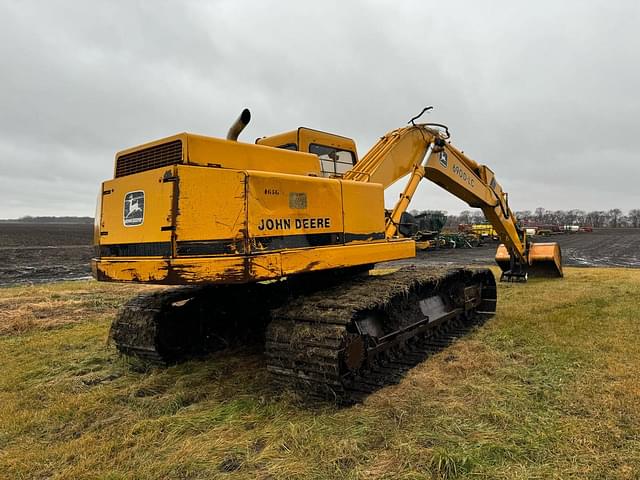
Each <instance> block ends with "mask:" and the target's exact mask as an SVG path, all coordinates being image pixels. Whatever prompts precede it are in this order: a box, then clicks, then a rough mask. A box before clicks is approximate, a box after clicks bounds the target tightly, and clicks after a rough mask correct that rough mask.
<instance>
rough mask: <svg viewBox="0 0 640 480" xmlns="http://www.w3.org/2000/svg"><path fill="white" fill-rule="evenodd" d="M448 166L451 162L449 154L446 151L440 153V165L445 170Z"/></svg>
mask: <svg viewBox="0 0 640 480" xmlns="http://www.w3.org/2000/svg"><path fill="white" fill-rule="evenodd" d="M448 164H449V162H448V160H447V152H445V151H442V152H440V165H442V166H443V167H444V168H447V165H448Z"/></svg>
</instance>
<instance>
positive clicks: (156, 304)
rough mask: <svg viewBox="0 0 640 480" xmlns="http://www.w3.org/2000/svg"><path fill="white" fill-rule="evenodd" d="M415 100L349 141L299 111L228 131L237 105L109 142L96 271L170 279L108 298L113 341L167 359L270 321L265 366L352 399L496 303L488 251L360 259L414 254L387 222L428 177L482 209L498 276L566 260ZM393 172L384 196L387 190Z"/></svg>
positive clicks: (540, 271)
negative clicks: (210, 121)
mask: <svg viewBox="0 0 640 480" xmlns="http://www.w3.org/2000/svg"><path fill="white" fill-rule="evenodd" d="M425 110H427V109H425ZM425 110H423V113H424V111H425ZM419 116H420V115H419ZM419 116H417V117H414V118H413V119H412V120H411V122H410V124H409V125H408V126H406V127H403V128H399V129H397V130H393V131H392V132H389V133H387V134H386V135H384V136H383V137H382V138H381V139H380V140H379V141H378V142H377V143H376V144H375V145H374V146H373V147H372V148H371V150H370V151H369V152H368V153H367V154H366V155H365V156H364V157H363V158H362V159H358V156H357V152H356V147H355V143H354V141H353V140H351V139H349V138H345V137H342V136H338V135H333V134H329V133H325V132H321V131H317V130H312V129H308V128H298V129H297V130H294V131H290V132H286V133H282V134H278V135H274V136H270V137H263V138H260V139H258V140H256V144H249V143H241V142H238V141H237V138H238V135H239V133H240V132H241V131H242V129H243V128H244V127H245V126H246V125H247V124H248V122H249V120H250V113H249V111H248V110H244V111H243V112H242V114H241V115H240V117H239V118H238V120H237V121H236V122H235V123H234V124H233V125H232V127H231V128H230V130H229V133H228V135H227V138H226V139H219V138H211V137H204V136H200V135H194V134H189V133H180V134H177V135H174V136H172V137H168V138H163V139H161V140H157V141H154V142H151V143H147V144H144V145H141V146H138V147H134V148H130V149H128V150H124V151H121V152H119V153H117V154H116V160H115V175H114V179H112V180H108V181H105V182H103V184H102V188H101V191H100V195H99V201H98V207H97V214H96V224H95V245H96V257H95V258H94V259H93V260H92V269H93V274H94V276H95V277H96V278H97V279H98V280H100V281H116V282H136V283H149V284H163V285H176V286H178V287H174V288H171V289H164V290H161V291H155V292H152V293H147V294H143V295H140V296H138V297H135V298H133V299H132V300H131V301H129V302H128V303H127V304H126V305H125V306H124V307H123V308H122V310H121V311H120V313H119V315H118V316H117V318H116V319H115V320H114V323H113V325H112V328H111V338H112V339H113V341H114V342H115V344H116V346H117V348H118V349H119V351H120V352H122V353H124V354H127V355H135V356H138V357H141V358H144V359H148V360H150V361H154V362H172V361H176V360H179V359H180V358H182V357H183V356H185V355H187V354H190V353H192V352H199V351H202V350H206V349H211V348H216V347H219V346H223V345H225V342H226V341H227V339H228V338H229V335H233V334H239V333H242V332H245V331H248V330H250V329H251V328H255V327H260V326H265V325H266V333H265V339H266V341H265V351H266V358H267V369H268V370H269V371H270V372H271V373H272V374H273V375H274V378H275V379H276V380H277V381H280V382H282V383H284V384H286V385H288V386H294V387H297V388H299V389H301V390H303V392H304V393H308V394H311V395H315V396H323V397H331V398H334V399H336V400H337V401H339V402H351V401H353V400H354V399H358V398H359V397H360V396H361V395H363V394H366V393H367V392H370V391H372V390H375V389H377V388H379V387H380V386H383V385H385V384H386V383H388V382H390V381H393V380H394V379H396V378H397V377H398V375H399V374H400V373H401V372H402V371H404V370H406V369H407V368H410V367H411V366H412V365H415V364H416V363H417V362H418V361H420V359H422V358H424V355H425V354H426V353H428V352H429V351H430V349H433V348H437V347H438V346H441V345H443V344H444V343H446V342H447V341H449V340H450V339H451V338H453V337H455V336H456V335H460V334H461V333H463V332H464V331H465V330H466V329H468V328H469V326H470V325H473V324H474V323H475V322H478V321H480V320H483V319H485V318H487V317H489V316H491V315H493V314H494V312H495V309H496V284H495V280H494V277H493V274H492V273H491V271H490V270H489V269H467V268H455V269H447V268H443V267H428V268H418V267H414V268H404V269H400V270H398V271H395V272H393V273H388V274H372V273H368V271H369V270H370V269H371V268H372V266H373V265H374V264H375V263H377V262H385V261H389V260H398V259H405V258H411V257H414V256H415V243H414V241H413V240H412V239H410V238H403V237H402V235H401V234H400V233H399V228H398V227H399V222H400V218H401V216H402V214H403V212H405V211H406V209H407V207H408V205H409V202H410V201H411V198H412V196H413V194H414V193H415V191H416V189H417V187H418V184H419V183H420V181H421V180H422V179H423V178H425V177H426V178H427V179H429V180H431V181H433V182H435V183H437V184H438V185H440V186H441V187H443V188H444V189H446V190H448V191H449V192H451V193H452V194H454V195H455V196H457V197H458V198H461V199H462V200H464V201H465V202H467V203H468V204H469V205H470V206H471V207H477V208H480V209H482V211H483V212H484V215H485V217H486V218H487V220H488V221H489V222H491V224H492V225H493V226H494V228H495V229H496V231H497V232H498V233H499V235H500V238H501V240H502V242H503V243H502V245H500V247H499V249H498V252H497V254H496V260H497V262H498V264H499V266H500V267H501V269H502V271H503V273H502V279H504V280H521V281H524V280H526V279H527V276H528V275H542V276H555V277H559V276H562V266H561V256H560V249H559V247H558V245H557V244H555V243H546V244H541V243H531V242H530V241H529V240H528V239H527V237H526V235H525V232H524V231H523V230H522V229H520V228H519V227H518V225H517V223H516V219H515V217H514V215H513V213H512V212H511V210H510V209H509V205H508V197H507V194H506V193H505V192H503V190H502V187H501V186H500V185H499V184H498V183H497V181H496V178H495V176H494V174H493V172H492V171H491V170H490V169H489V168H488V167H486V166H484V165H480V164H478V163H476V162H475V161H473V160H472V159H470V158H469V157H468V156H467V155H465V154H464V153H462V152H461V151H460V150H458V149H457V148H456V147H454V146H453V145H452V144H451V143H450V142H449V140H448V139H449V132H448V129H447V128H446V127H445V126H444V125H439V124H433V123H423V124H417V123H416V122H415V121H416V120H417V119H418V118H419ZM405 176H408V182H407V184H406V186H405V188H404V191H403V193H402V194H401V196H400V199H399V200H398V202H397V204H396V205H395V207H394V208H393V210H392V211H390V212H388V211H385V208H384V190H385V189H386V188H388V187H389V186H390V185H392V184H393V183H395V182H396V181H398V180H399V179H401V178H402V177H405ZM373 273H375V272H373ZM443 342H444V343H443Z"/></svg>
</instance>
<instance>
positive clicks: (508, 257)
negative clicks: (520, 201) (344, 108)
mask: <svg viewBox="0 0 640 480" xmlns="http://www.w3.org/2000/svg"><path fill="white" fill-rule="evenodd" d="M439 127H440V126H434V124H418V125H416V124H413V125H411V126H407V127H404V128H399V129H396V130H393V131H392V132H390V133H388V134H387V135H385V136H383V137H382V138H380V140H378V142H377V143H376V144H375V145H374V146H373V147H372V148H371V150H370V151H369V152H368V153H367V154H366V155H365V156H364V157H363V158H362V160H361V161H359V162H358V163H357V164H356V165H355V166H354V168H353V169H352V170H350V171H349V172H347V173H346V174H345V175H344V178H345V179H348V180H355V181H362V182H373V183H380V184H382V185H383V187H384V188H385V189H386V188H387V187H389V186H391V185H392V184H394V183H395V182H397V181H398V180H399V179H400V178H402V177H404V176H406V175H407V174H410V175H409V180H408V182H407V184H406V186H405V188H404V190H403V192H402V194H401V195H400V199H399V200H398V202H397V203H396V205H395V207H394V208H393V210H392V212H391V214H390V215H389V217H388V219H387V223H386V228H385V235H386V237H387V238H393V237H395V236H397V233H398V232H397V230H398V224H399V222H400V218H401V216H402V214H403V213H404V212H405V211H406V210H407V208H408V206H409V203H410V202H411V199H412V197H413V195H414V193H415V192H416V190H417V188H418V185H419V184H420V181H421V180H422V179H423V178H427V179H429V180H431V181H432V182H434V183H437V184H438V185H440V186H441V187H442V188H444V189H445V190H447V191H449V192H451V193H452V194H453V195H455V196H456V197H458V198H460V199H461V200H463V201H465V202H466V203H467V204H468V205H469V206H471V207H475V208H480V209H481V210H482V212H483V213H484V215H485V218H486V219H487V220H488V221H489V222H490V223H491V224H492V225H493V227H494V228H495V230H496V231H497V232H498V235H499V236H500V240H501V241H502V242H503V243H502V245H500V247H499V248H498V252H497V255H496V261H497V262H498V264H499V265H500V267H501V268H502V270H503V279H508V280H516V279H517V280H526V278H527V275H528V274H529V273H534V274H536V275H538V276H562V262H561V256H560V248H559V246H558V245H557V244H555V243H553V244H539V243H538V244H534V243H531V242H530V241H529V240H528V239H527V237H526V234H525V232H524V231H523V230H522V229H520V228H519V227H518V225H517V223H516V218H515V216H514V215H513V212H511V209H510V208H509V204H508V194H507V193H506V192H504V191H503V190H502V187H501V186H500V184H499V183H498V182H497V181H496V178H495V175H494V173H493V171H491V169H489V168H488V167H487V166H485V165H480V164H478V163H477V162H475V161H474V160H472V159H471V158H469V157H468V156H467V155H465V154H464V153H463V152H462V151H461V150H459V149H457V148H456V147H455V146H453V145H452V144H451V143H450V142H448V138H449V135H448V131H447V130H446V127H445V128H444V129H441V128H439Z"/></svg>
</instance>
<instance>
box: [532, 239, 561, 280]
mask: <svg viewBox="0 0 640 480" xmlns="http://www.w3.org/2000/svg"><path fill="white" fill-rule="evenodd" d="M527 271H528V272H529V275H531V276H532V277H562V276H563V273H562V253H560V245H558V244H557V243H555V242H553V243H532V244H531V246H530V247H529V266H528V267H527Z"/></svg>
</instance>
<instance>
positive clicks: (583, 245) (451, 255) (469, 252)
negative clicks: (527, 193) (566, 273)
mask: <svg viewBox="0 0 640 480" xmlns="http://www.w3.org/2000/svg"><path fill="white" fill-rule="evenodd" d="M534 241H535V242H542V243H543V242H558V243H559V244H560V248H561V250H562V263H563V265H566V266H575V267H632V268H640V229H636V228H618V229H610V228H606V229H604V228H603V229H600V230H595V231H593V232H590V233H572V234H558V235H551V236H548V237H536V238H534ZM496 247H497V243H496V242H488V243H485V244H484V245H482V246H480V247H477V248H464V249H463V248H459V249H442V250H430V251H423V252H418V255H417V259H409V260H402V261H398V262H390V264H391V265H411V264H416V263H423V262H428V263H431V264H438V265H440V264H444V265H494V260H493V257H494V255H495V252H496Z"/></svg>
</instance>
